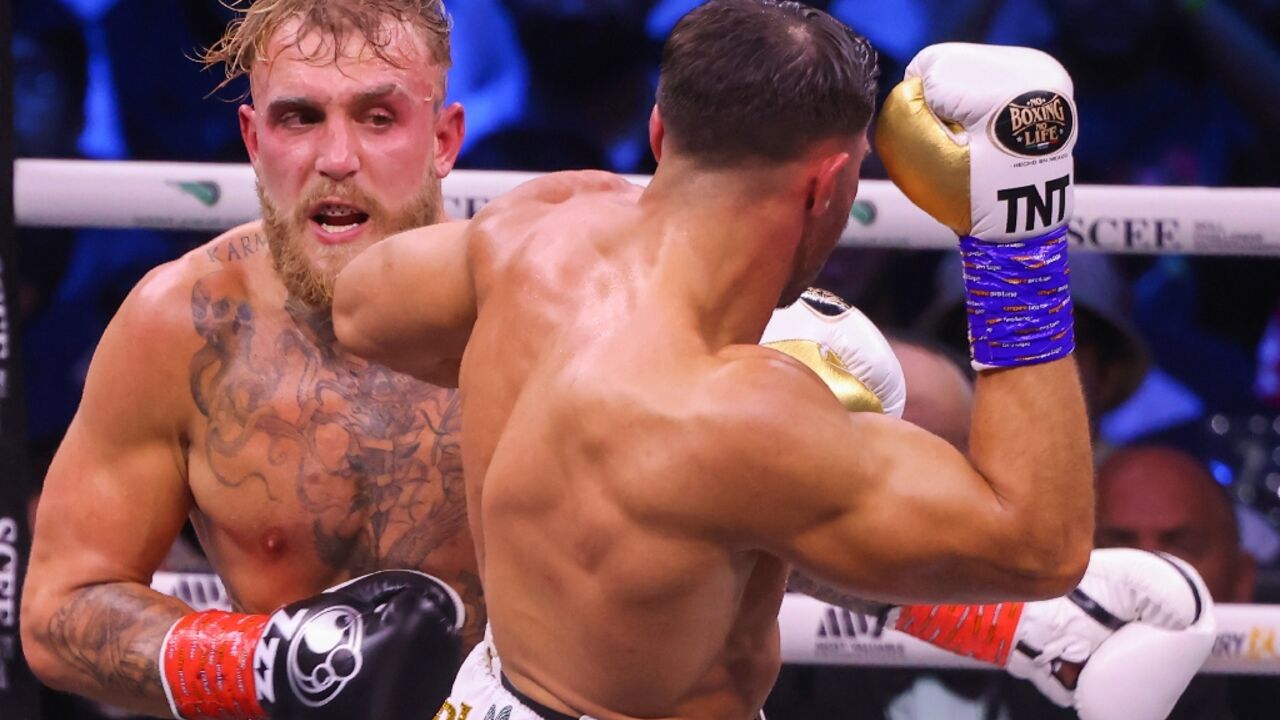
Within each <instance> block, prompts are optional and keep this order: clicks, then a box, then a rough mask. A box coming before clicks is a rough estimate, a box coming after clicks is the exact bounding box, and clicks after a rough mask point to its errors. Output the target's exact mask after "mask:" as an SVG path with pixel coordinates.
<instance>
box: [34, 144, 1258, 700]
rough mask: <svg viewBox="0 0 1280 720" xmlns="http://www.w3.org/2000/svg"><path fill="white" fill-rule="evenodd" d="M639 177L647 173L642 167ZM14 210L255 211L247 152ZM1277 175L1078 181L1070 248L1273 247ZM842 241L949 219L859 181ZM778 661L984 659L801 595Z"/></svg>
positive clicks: (1242, 667)
mask: <svg viewBox="0 0 1280 720" xmlns="http://www.w3.org/2000/svg"><path fill="white" fill-rule="evenodd" d="M534 177H537V174H536V173H517V172H496V171H495V172H491V171H456V172H454V173H452V174H451V175H450V176H449V177H448V178H446V179H445V181H444V194H445V202H446V208H447V210H448V211H449V212H450V214H451V215H453V216H454V217H470V216H471V215H473V214H475V212H476V211H477V210H479V209H480V208H481V207H483V206H484V205H485V203H487V202H488V201H489V200H490V199H491V198H493V197H495V196H497V195H499V194H501V193H503V192H505V191H506V190H509V189H511V188H513V187H515V186H516V185H519V184H520V183H522V182H525V181H526V180H529V179H531V178H534ZM632 179H633V180H634V181H635V182H637V183H641V184H643V183H644V182H646V181H647V178H646V177H642V176H636V177H633V178H632ZM14 206H15V215H16V219H17V224H18V225H19V226H26V227H117V228H157V229H182V230H202V231H209V232H220V231H223V230H226V229H228V228H231V227H233V226H235V225H238V224H240V223H243V222H247V221H249V220H253V219H255V218H256V217H257V216H258V198H257V195H256V193H255V191H254V180H253V172H252V170H251V169H250V167H249V166H248V165H239V164H199V163H157V162H103V161H82V160H18V161H17V162H16V163H15V168H14ZM1276 207H1280V189H1236V188H1190V187H1188V188H1178V187H1159V188H1155V187H1130V186H1097V185H1094V186H1090V185H1085V186H1080V187H1078V188H1077V190H1076V207H1075V211H1074V213H1073V217H1072V221H1071V238H1072V240H1073V245H1074V246H1075V247H1077V248H1078V249H1082V250H1086V251H1098V252H1117V253H1148V254H1152V253H1168V254H1199V255H1265V256H1280V217H1278V216H1277V213H1276V211H1275V208H1276ZM842 244H844V245H848V246H857V247H889V248H905V249H950V248H953V247H955V238H954V235H952V234H951V232H950V231H949V230H947V229H946V228H945V227H943V226H942V225H940V224H938V223H937V222H935V221H934V220H932V219H931V218H929V217H928V216H927V215H925V214H924V213H923V212H922V211H920V210H919V209H917V208H916V207H915V206H914V205H913V204H911V202H910V201H909V200H907V199H906V197H905V196H903V195H902V194H901V193H900V192H899V191H898V190H897V189H896V188H894V187H893V185H892V184H891V183H888V182H886V181H877V180H868V181H863V183H862V184H861V188H860V191H859V196H858V203H857V204H856V205H855V206H854V210H853V213H852V214H851V218H850V222H849V225H848V227H847V229H846V231H845V234H844V237H843V239H842ZM152 587H153V588H155V589H157V590H159V591H161V592H164V593H166V594H169V595H173V596H175V597H178V598H180V599H182V600H184V601H186V602H187V603H188V604H190V605H192V606H193V607H195V608H196V609H229V605H230V603H229V600H228V596H227V593H226V590H225V588H224V587H223V586H222V583H221V581H220V580H219V579H218V577H217V576H216V575H212V574H203V573H167V572H159V573H156V574H155V576H154V578H153V580H152ZM1217 616H1218V639H1217V642H1216V643H1215V646H1214V649H1213V653H1212V655H1211V656H1210V657H1209V660H1208V661H1207V662H1206V663H1205V666H1204V669H1203V671H1202V672H1205V673H1214V674H1252V675H1276V674H1280V608H1277V607H1275V606H1269V605H1219V606H1218V608H1217ZM779 623H780V625H781V630H782V656H783V660H784V661H785V662H789V663H802V664H817V665H856V666H874V667H917V668H923V667H931V668H958V669H989V666H986V665H983V664H981V663H978V662H975V661H972V660H969V659H966V658H961V657H958V656H955V655H951V654H949V653H947V652H944V651H942V650H939V649H937V648H935V647H933V646H931V645H928V644H926V643H924V642H923V641H920V640H917V639H915V638H913V637H910V636H907V635H904V634H902V633H898V632H897V631H894V630H892V629H887V628H879V627H878V626H877V623H876V619H875V618H873V617H869V616H864V615H860V614H857V613H854V612H851V611H849V610H845V609H843V608H838V607H834V606H831V605H827V604H825V603H822V602H820V601H818V600H815V599H813V598H809V597H805V596H801V595H791V594H789V595H787V597H786V599H785V600H784V602H783V604H782V610H781V612H780V613H779Z"/></svg>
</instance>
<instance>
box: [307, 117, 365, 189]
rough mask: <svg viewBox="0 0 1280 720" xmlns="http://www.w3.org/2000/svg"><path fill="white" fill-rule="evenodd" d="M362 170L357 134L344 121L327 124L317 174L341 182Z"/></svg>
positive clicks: (317, 159)
mask: <svg viewBox="0 0 1280 720" xmlns="http://www.w3.org/2000/svg"><path fill="white" fill-rule="evenodd" d="M359 170H360V148H359V140H358V138H357V137H356V134H355V133H354V132H352V130H351V127H350V126H349V125H348V124H347V123H346V122H344V121H342V120H335V121H332V122H330V123H327V124H326V127H325V132H324V136H323V138H322V139H321V146H320V151H319V153H318V154H317V156H316V172H318V173H320V174H321V175H323V176H325V177H326V178H329V179H330V180H333V181H335V182H340V181H342V180H345V179H347V178H349V177H351V176H352V175H355V174H356V172H358V171H359Z"/></svg>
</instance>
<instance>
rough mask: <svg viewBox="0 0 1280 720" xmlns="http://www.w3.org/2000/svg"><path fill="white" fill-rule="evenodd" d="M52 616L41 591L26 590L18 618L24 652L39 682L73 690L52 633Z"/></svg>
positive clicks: (52, 686)
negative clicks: (54, 646)
mask: <svg viewBox="0 0 1280 720" xmlns="http://www.w3.org/2000/svg"><path fill="white" fill-rule="evenodd" d="M52 615H53V613H52V612H51V608H50V607H49V603H47V602H45V601H44V600H42V599H39V594H38V593H35V592H31V591H28V592H26V593H24V595H23V600H22V612H21V620H20V621H19V632H20V634H21V639H22V654H23V656H24V657H25V658H26V661H27V667H29V668H31V672H32V673H33V674H34V675H35V676H36V678H38V679H39V680H40V682H42V683H44V684H45V685H47V686H49V687H51V688H53V689H55V690H64V691H74V690H75V688H74V687H73V686H72V684H71V682H70V677H69V675H68V673H67V672H66V668H67V663H66V662H64V661H61V660H59V659H58V657H57V653H56V651H55V650H54V648H53V644H52V642H51V638H50V636H49V620H50V618H51V617H52Z"/></svg>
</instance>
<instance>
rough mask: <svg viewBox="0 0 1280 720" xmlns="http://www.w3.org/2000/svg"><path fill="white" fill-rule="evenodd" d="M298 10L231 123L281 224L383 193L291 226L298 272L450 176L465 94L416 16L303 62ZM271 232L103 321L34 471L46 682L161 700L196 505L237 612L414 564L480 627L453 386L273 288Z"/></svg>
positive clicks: (29, 601) (150, 280)
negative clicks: (312, 199)
mask: <svg viewBox="0 0 1280 720" xmlns="http://www.w3.org/2000/svg"><path fill="white" fill-rule="evenodd" d="M405 27H407V26H405ZM295 29H296V27H295V26H293V25H287V26H286V27H285V28H284V29H282V30H280V31H278V33H277V36H276V40H275V41H274V42H275V44H273V45H272V46H271V48H270V52H269V53H268V54H267V56H268V57H269V58H271V60H270V61H260V63H259V66H258V67H257V68H255V70H254V74H253V77H252V82H253V92H254V101H255V105H254V107H252V108H250V107H248V106H245V107H244V108H242V109H241V120H242V130H243V131H244V133H245V141H246V146H247V147H248V149H249V153H250V158H251V159H252V161H253V162H254V165H255V169H256V170H257V171H258V177H259V187H260V189H261V190H262V191H263V192H264V194H265V195H266V196H269V197H270V198H271V200H272V203H273V204H274V206H275V208H276V210H277V212H278V213H279V214H280V217H281V218H282V220H283V221H284V222H294V221H298V220H297V219H298V218H305V217H306V216H308V215H309V213H310V211H309V210H308V208H307V207H299V206H300V205H301V206H305V205H306V204H307V201H306V200H305V198H306V197H307V196H308V195H309V194H310V193H311V190H312V189H313V188H315V187H321V188H327V189H325V190H324V191H323V192H324V193H328V194H336V195H337V197H339V198H340V199H341V200H344V201H346V202H349V203H353V204H357V205H359V204H360V203H361V198H362V197H376V198H377V202H378V203H379V206H380V208H381V209H380V210H378V209H374V208H372V207H368V206H365V207H364V209H365V210H366V211H367V212H366V214H367V215H368V216H369V218H368V220H367V222H365V223H364V224H363V225H361V226H359V227H357V228H356V229H354V230H349V231H348V232H347V233H346V234H345V235H344V236H343V237H341V238H335V237H333V234H332V233H330V232H328V231H326V230H324V229H323V228H321V227H320V225H319V223H317V222H315V221H314V220H309V219H305V220H302V221H298V222H301V226H300V227H292V226H291V229H290V230H289V232H290V233H292V234H290V235H289V236H288V237H290V238H292V239H291V240H290V241H289V242H290V243H291V245H290V246H291V247H292V248H293V254H294V258H293V262H294V269H297V268H299V267H306V266H307V265H308V263H310V265H311V266H314V267H316V268H319V271H320V273H321V274H323V273H324V272H326V270H327V272H329V273H330V274H332V273H334V272H336V269H337V268H336V267H332V265H333V264H335V263H337V264H340V263H343V262H345V257H344V256H349V255H353V254H355V252H356V251H358V250H360V249H363V248H364V247H367V246H368V245H369V244H371V243H373V242H374V241H375V240H378V239H380V238H381V237H383V236H385V235H387V234H390V233H392V232H396V231H398V230H401V229H404V228H405V227H412V226H414V225H415V224H419V221H418V220H417V219H416V217H417V216H416V215H414V216H413V218H411V220H410V224H404V222H403V221H400V222H397V220H396V215H397V212H398V209H400V208H404V207H406V206H407V205H408V206H412V205H413V202H412V201H411V198H414V197H415V196H417V195H419V194H421V193H422V192H423V188H424V187H426V188H427V192H428V194H429V193H430V192H431V187H432V186H431V185H430V184H427V185H424V178H425V177H427V176H428V174H429V173H431V172H435V173H436V174H437V175H439V176H442V175H444V174H447V172H448V171H449V169H450V167H451V166H452V163H453V158H454V157H455V156H456V153H457V149H458V146H459V144H460V142H461V109H460V107H458V106H451V107H446V106H443V105H440V104H438V103H436V102H435V101H434V100H433V93H438V92H439V91H440V83H441V79H442V77H443V71H442V70H441V69H440V68H439V67H438V66H435V65H433V64H431V63H430V62H428V61H427V60H425V59H424V57H423V55H422V53H423V52H425V51H424V50H423V46H422V44H421V43H422V41H421V40H420V38H417V37H416V36H415V35H414V34H413V32H412V31H403V32H400V34H399V35H396V34H395V32H392V33H391V34H390V35H389V37H391V41H390V44H389V45H388V46H387V52H388V53H389V54H390V59H391V60H393V61H395V62H394V63H392V62H388V61H386V60H384V59H382V58H375V57H373V56H371V55H370V54H369V53H367V52H363V51H362V46H361V44H360V43H358V42H355V41H352V42H349V43H348V44H347V45H345V46H344V47H345V49H346V50H347V51H348V52H349V54H347V55H344V56H343V58H342V59H341V61H340V62H339V63H338V64H336V65H335V63H334V62H333V61H332V59H330V58H327V57H326V58H325V59H326V60H328V61H327V62H322V61H317V60H316V56H319V57H325V56H324V54H323V52H322V51H321V49H322V48H323V45H316V44H315V42H316V41H317V40H318V38H319V36H318V35H316V34H314V33H313V34H312V35H310V36H308V39H309V41H310V42H312V45H307V44H306V42H304V43H302V44H301V47H302V48H303V49H304V50H307V51H309V52H310V53H311V54H312V57H307V56H306V55H305V54H300V53H301V51H300V50H299V48H298V47H297V46H293V45H289V44H288V43H283V42H282V41H281V38H292V37H293V31H294V30H295ZM397 53H399V54H400V55H399V56H397ZM407 60H414V62H407ZM436 97H438V95H436ZM438 190H439V188H438V181H437V182H436V184H435V185H434V192H435V193H436V195H435V197H434V203H427V204H425V205H422V207H416V210H415V212H417V213H418V214H419V215H420V214H423V213H425V214H426V215H427V220H426V221H427V222H431V221H438V220H442V219H443V217H442V216H441V215H440V214H439V207H440V203H439V197H438ZM424 208H425V209H424ZM295 224H296V223H295ZM265 230H266V228H265V227H264V225H263V223H261V222H255V223H251V224H248V225H245V226H242V227H239V228H236V229H233V230H231V231H228V232H227V233H225V234H223V235H222V236H221V237H218V238H216V239H214V240H213V241H211V242H210V243H208V244H207V245H205V246H203V247H201V248H198V249H196V250H194V251H192V252H190V253H188V254H187V255H186V256H184V257H182V258H179V259H178V260H175V261H173V262H170V263H167V264H165V265H162V266H160V267H159V268H156V269H155V270H153V271H152V272H150V273H149V274H148V275H147V276H146V277H145V278H144V279H143V280H142V281H141V282H140V283H139V284H138V286H137V287H136V288H135V289H134V290H133V292H132V293H131V294H130V295H129V297H128V298H127V299H126V300H125V302H124V304H123V305H122V307H121V308H120V310H119V312H118V313H117V315H116V317H115V318H114V319H113V320H112V322H111V324H110V326H109V327H108V328H107V330H106V332H105V334H104V335H103V338H102V340H101V342H100V344H99V347H98V349H97V352H96V353H95V356H94V359H93V362H92V364H91V367H90V370H89V375H88V378H87V381H86V386H85V393H84V397H83V399H82V402H81V405H80V407H79V410H78V412H77V415H76V418H75V420H74V421H73V423H72V425H71V427H70V429H69V430H68V432H67V436H66V439H65V440H64V442H63V444H62V446H61V448H60V449H59V451H58V454H57V457H56V458H55V460H54V462H53V465H52V467H51V469H50V471H49V475H48V478H47V479H46V483H45V492H44V495H43V498H42V501H41V503H40V508H39V516H38V522H37V532H36V537H35V543H34V547H33V551H32V557H31V570H30V574H29V576H28V582H27V588H26V593H25V595H24V598H23V603H24V604H23V626H22V632H23V645H24V649H25V651H26V653H27V657H28V660H29V661H30V663H31V666H32V667H33V668H34V669H35V670H36V672H37V674H38V675H39V676H40V677H41V679H42V680H44V681H45V682H46V683H48V684H51V685H54V686H56V687H59V688H62V689H66V690H70V691H73V692H76V693H79V694H83V695H87V696H89V697H92V698H94V699H97V700H101V701H104V702H109V703H112V704H114V705H118V706H122V707H125V708H128V709H130V710H133V711H136V712H145V713H150V714H154V715H164V716H168V715H169V714H170V712H169V710H168V704H167V702H166V700H165V697H164V693H163V690H162V688H161V685H160V676H159V670H158V668H157V661H158V659H159V655H160V647H161V643H162V641H163V638H164V635H165V633H166V632H167V630H168V629H169V627H170V626H171V625H172V624H173V622H174V621H175V620H177V619H178V618H179V617H181V616H182V615H184V614H186V613H188V612H190V608H188V607H187V606H186V605H184V604H183V603H181V602H179V601H177V600H174V599H172V598H167V597H165V596H163V595H160V594H158V593H156V592H153V591H151V590H150V589H149V584H150V581H151V576H152V573H153V572H154V571H155V570H156V568H157V567H158V565H159V564H160V561H161V559H162V558H163V557H164V554H165V552H166V551H167V550H168V548H169V547H170V546H171V545H172V543H173V540H174V538H175V537H176V536H177V534H178V533H179V531H180V530H181V528H182V525H183V523H184V521H186V520H187V519H188V518H190V519H191V521H192V522H193V524H194V526H195V528H196V531H197V533H198V534H199V536H200V540H201V543H202V545H203V546H204V549H205V551H206V553H207V554H208V556H209V560H210V561H211V562H212V564H213V567H214V569H215V570H216V571H217V572H218V574H219V575H220V576H221V578H222V580H223V581H224V582H225V584H226V586H227V589H228V591H229V593H230V596H231V599H232V601H233V604H234V606H235V608H236V609H237V610H239V611H243V612H250V613H266V612H271V611H272V610H274V609H276V608H278V607H280V606H281V605H284V604H286V603H290V602H293V601H296V600H300V599H303V598H307V597H310V596H313V595H315V594H317V593H319V592H320V591H322V590H324V589H325V588H328V587H330V586H333V585H335V584H337V583H339V582H342V581H345V580H347V579H350V578H352V577H355V576H359V575H362V574H365V573H368V572H371V571H374V570H381V569H392V568H408V569H416V570H421V571H423V572H426V573H429V574H431V575H434V576H437V577H439V578H441V579H442V580H445V581H446V582H449V583H450V584H451V585H452V586H453V587H454V588H455V589H456V590H457V591H458V593H459V594H460V595H461V597H462V598H463V600H464V602H465V604H466V606H467V608H466V610H467V616H468V620H469V624H468V626H467V627H466V629H465V633H466V637H467V639H468V641H470V642H471V643H474V642H476V641H477V640H478V639H479V637H480V633H481V631H482V629H483V625H484V607H483V600H482V598H481V593H480V582H479V577H478V572H477V569H476V560H475V555H474V551H473V549H472V544H471V537H470V533H469V532H468V529H467V523H466V510H465V489H464V486H463V481H462V465H461V454H460V410H461V408H460V403H459V399H458V397H457V395H456V392H455V391H454V390H450V389H445V388H441V387H437V386H433V385H429V384H426V383H423V382H421V381H419V380H416V379H414V378H411V377H409V376H407V375H404V374H401V373H397V372H393V371H391V370H389V369H387V368H386V367H383V366H380V365H377V364H374V363H370V362H368V361H367V360H364V359H361V358H358V357H356V356H354V355H352V354H350V353H349V352H347V351H346V350H345V349H343V348H342V347H341V346H340V345H339V344H338V343H337V342H336V340H335V338H334V336H333V329H332V322H331V320H330V318H329V312H328V309H327V308H313V307H309V306H306V305H304V304H303V303H301V302H300V301H299V300H298V299H297V297H296V296H293V295H291V294H290V292H289V291H288V290H286V284H285V283H284V282H283V280H282V274H283V273H281V272H277V270H276V269H275V267H274V266H273V261H272V253H271V250H270V249H269V244H268V241H267V235H266V233H265ZM298 257H302V258H305V259H306V262H302V261H299V260H298Z"/></svg>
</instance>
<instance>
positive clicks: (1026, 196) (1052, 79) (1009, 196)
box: [876, 43, 1076, 242]
mask: <svg viewBox="0 0 1280 720" xmlns="http://www.w3.org/2000/svg"><path fill="white" fill-rule="evenodd" d="M1075 144H1076V111H1075V103H1074V101H1073V100H1072V83H1071V77H1070V76H1069V75H1068V74H1067V72H1066V70H1064V69H1063V68H1062V65H1061V64H1059V63H1058V61H1057V60H1054V59H1053V58H1052V57H1050V56H1049V55H1047V54H1045V53H1043V52H1041V51H1039V50H1033V49H1031V48H1022V47H1006V46H999V45H974V44H969V43H942V44H939V45H931V46H929V47H926V48H925V49H924V50H921V51H920V53H919V54H918V55H916V57H915V59H913V60H912V61H911V63H910V64H909V65H908V66H907V72H906V78H905V79H904V80H903V81H902V82H901V83H899V84H898V86H897V87H895V88H894V90H893V92H892V93H890V95H889V97H888V99H887V100H886V101H885V105H884V108H883V109H882V110H881V112H880V119H879V120H878V122H877V124H876V150H877V151H878V152H879V153H880V155H881V157H882V159H883V160H884V164H885V168H886V169H887V170H888V171H889V177H890V178H892V179H893V182H894V183H895V184H896V185H897V186H898V187H899V188H901V189H902V191H903V192H904V193H906V195H907V197H909V198H911V200H912V201H913V202H914V203H915V204H917V205H919V206H920V207H921V208H922V209H923V210H925V211H926V212H928V213H929V214H930V215H933V216H934V217H935V218H936V219H938V220H939V221H940V222H942V223H943V224H944V225H947V226H948V227H950V228H951V229H952V230H954V231H955V233H956V234H957V235H960V236H962V237H963V236H966V235H969V236H973V237H977V238H981V239H982V240H985V241H987V242H1010V241H1015V240H1026V239H1028V238H1033V237H1037V236H1041V235H1044V234H1045V233H1047V232H1049V231H1051V230H1053V229H1055V228H1059V227H1065V226H1066V224H1067V221H1068V219H1069V218H1070V217H1071V209H1072V203H1073V199H1074V193H1073V192H1072V170H1073V165H1072V158H1071V151H1072V149H1073V148H1074V147H1075ZM1033 191H1034V193H1035V194H1034V196H1033V194H1032V193H1033Z"/></svg>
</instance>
